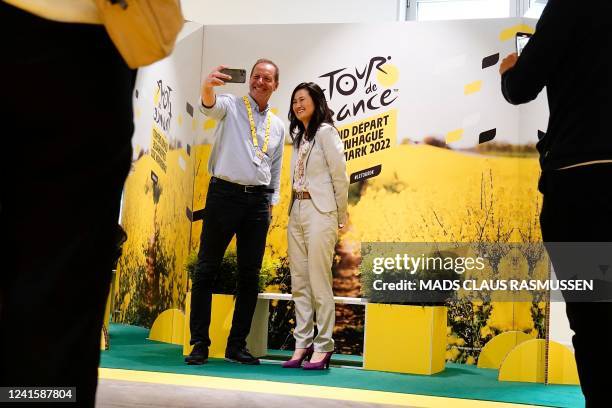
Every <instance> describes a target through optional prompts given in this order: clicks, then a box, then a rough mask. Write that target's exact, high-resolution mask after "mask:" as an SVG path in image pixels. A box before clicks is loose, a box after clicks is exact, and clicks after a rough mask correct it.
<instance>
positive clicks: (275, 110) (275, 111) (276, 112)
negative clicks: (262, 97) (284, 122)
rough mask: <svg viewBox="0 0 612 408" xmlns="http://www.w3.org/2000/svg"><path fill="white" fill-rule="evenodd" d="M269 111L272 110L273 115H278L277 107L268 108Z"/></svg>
mask: <svg viewBox="0 0 612 408" xmlns="http://www.w3.org/2000/svg"><path fill="white" fill-rule="evenodd" d="M270 112H272V113H273V114H275V115H278V108H272V109H270Z"/></svg>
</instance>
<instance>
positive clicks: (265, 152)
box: [185, 59, 285, 364]
mask: <svg viewBox="0 0 612 408" xmlns="http://www.w3.org/2000/svg"><path fill="white" fill-rule="evenodd" d="M224 68H225V67H224V66H219V67H217V68H215V69H214V70H213V71H212V72H211V73H210V74H209V75H208V76H207V77H206V79H205V80H204V83H203V85H202V101H201V102H202V106H201V108H200V109H201V111H202V112H203V113H204V114H205V115H207V116H208V117H210V118H212V119H215V120H217V121H219V124H218V126H217V129H216V133H215V144H214V146H213V149H212V152H211V155H210V159H209V161H208V172H209V173H210V174H211V175H212V178H211V180H210V185H209V188H208V194H207V197H206V207H205V210H204V225H203V227H202V235H201V237H200V252H199V254H198V265H197V267H196V273H195V276H194V277H193V285H192V288H191V317H190V328H191V344H192V345H193V350H192V352H191V354H190V355H189V356H187V357H186V358H185V362H186V363H187V364H203V363H205V362H206V361H207V359H208V347H209V346H210V337H209V334H208V329H209V326H210V312H211V302H212V289H213V282H214V280H215V277H216V275H217V273H218V269H219V266H220V264H221V261H222V259H223V255H224V253H225V250H226V248H227V246H228V245H229V243H230V241H231V239H232V237H233V236H234V235H236V246H237V257H238V285H237V294H236V305H235V309H234V316H233V320H232V328H231V331H230V334H229V337H228V339H227V348H226V351H225V358H226V360H228V361H232V362H238V363H242V364H259V360H258V359H257V358H255V357H253V356H252V355H251V353H250V352H249V351H248V350H247V349H246V337H247V335H248V334H249V331H250V329H251V321H252V318H253V313H254V312H255V306H256V304H257V294H258V292H259V272H260V269H261V262H262V259H263V254H264V250H265V246H266V236H267V233H268V227H269V225H270V215H271V211H272V205H274V204H276V203H277V202H278V199H279V187H280V171H281V164H282V157H283V145H284V138H285V127H284V124H283V122H282V121H281V120H280V119H279V118H277V117H276V116H275V115H274V114H273V113H272V112H271V111H270V106H269V105H268V101H269V99H270V96H271V95H272V93H273V92H274V91H276V89H277V88H278V77H279V72H278V67H277V66H276V64H274V63H273V62H272V61H270V60H266V59H260V60H258V61H257V62H256V63H255V65H254V66H253V68H252V69H251V75H250V78H249V94H248V95H246V96H244V97H241V98H240V97H236V96H234V95H230V94H224V95H216V94H215V91H214V88H215V87H217V86H223V85H224V84H225V82H224V81H225V80H228V79H230V78H231V77H230V76H228V75H225V74H223V73H221V72H220V71H221V70H222V69H224Z"/></svg>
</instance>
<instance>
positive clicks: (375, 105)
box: [319, 56, 399, 122]
mask: <svg viewBox="0 0 612 408" xmlns="http://www.w3.org/2000/svg"><path fill="white" fill-rule="evenodd" d="M390 61H391V57H390V56H388V57H382V56H375V57H372V58H370V60H369V61H368V62H366V63H365V64H363V65H357V66H355V67H353V68H346V67H345V68H338V69H335V70H332V71H330V72H328V73H326V74H323V75H320V76H319V78H323V80H324V81H326V84H324V85H323V88H324V90H325V92H326V93H327V97H328V102H329V103H330V105H331V106H335V105H334V103H335V102H336V101H337V100H340V99H341V102H340V108H339V109H337V110H336V109H334V110H335V111H336V117H335V120H337V121H339V122H342V121H343V120H346V119H351V118H353V117H355V116H357V115H361V114H367V113H370V112H372V113H377V112H376V111H378V110H381V109H385V108H387V107H389V106H390V105H391V104H392V103H393V102H395V100H396V99H397V98H398V94H399V90H398V89H397V88H394V86H395V84H396V83H397V81H398V80H399V70H398V68H397V67H396V66H395V65H393V64H392V63H391V62H390ZM347 100H348V102H347Z"/></svg>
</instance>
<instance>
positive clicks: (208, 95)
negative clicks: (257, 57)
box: [202, 65, 232, 108]
mask: <svg viewBox="0 0 612 408" xmlns="http://www.w3.org/2000/svg"><path fill="white" fill-rule="evenodd" d="M226 68H227V67H226V66H225V65H219V66H218V67H217V68H215V69H213V70H212V71H211V72H210V73H209V74H208V76H206V78H205V79H204V82H203V83H202V105H203V106H204V107H206V108H212V107H213V106H215V102H216V100H217V97H216V96H215V91H214V87H215V86H223V85H225V81H228V80H230V79H231V78H232V77H231V76H229V75H227V74H224V73H222V72H221V70H223V69H226Z"/></svg>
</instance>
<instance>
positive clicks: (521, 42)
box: [516, 33, 531, 56]
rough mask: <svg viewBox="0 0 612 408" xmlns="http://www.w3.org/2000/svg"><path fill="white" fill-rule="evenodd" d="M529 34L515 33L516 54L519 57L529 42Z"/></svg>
mask: <svg viewBox="0 0 612 408" xmlns="http://www.w3.org/2000/svg"><path fill="white" fill-rule="evenodd" d="M530 38H531V34H529V33H516V53H517V54H518V55H519V56H520V55H521V53H522V52H523V48H525V45H527V43H528V42H529V39H530Z"/></svg>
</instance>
